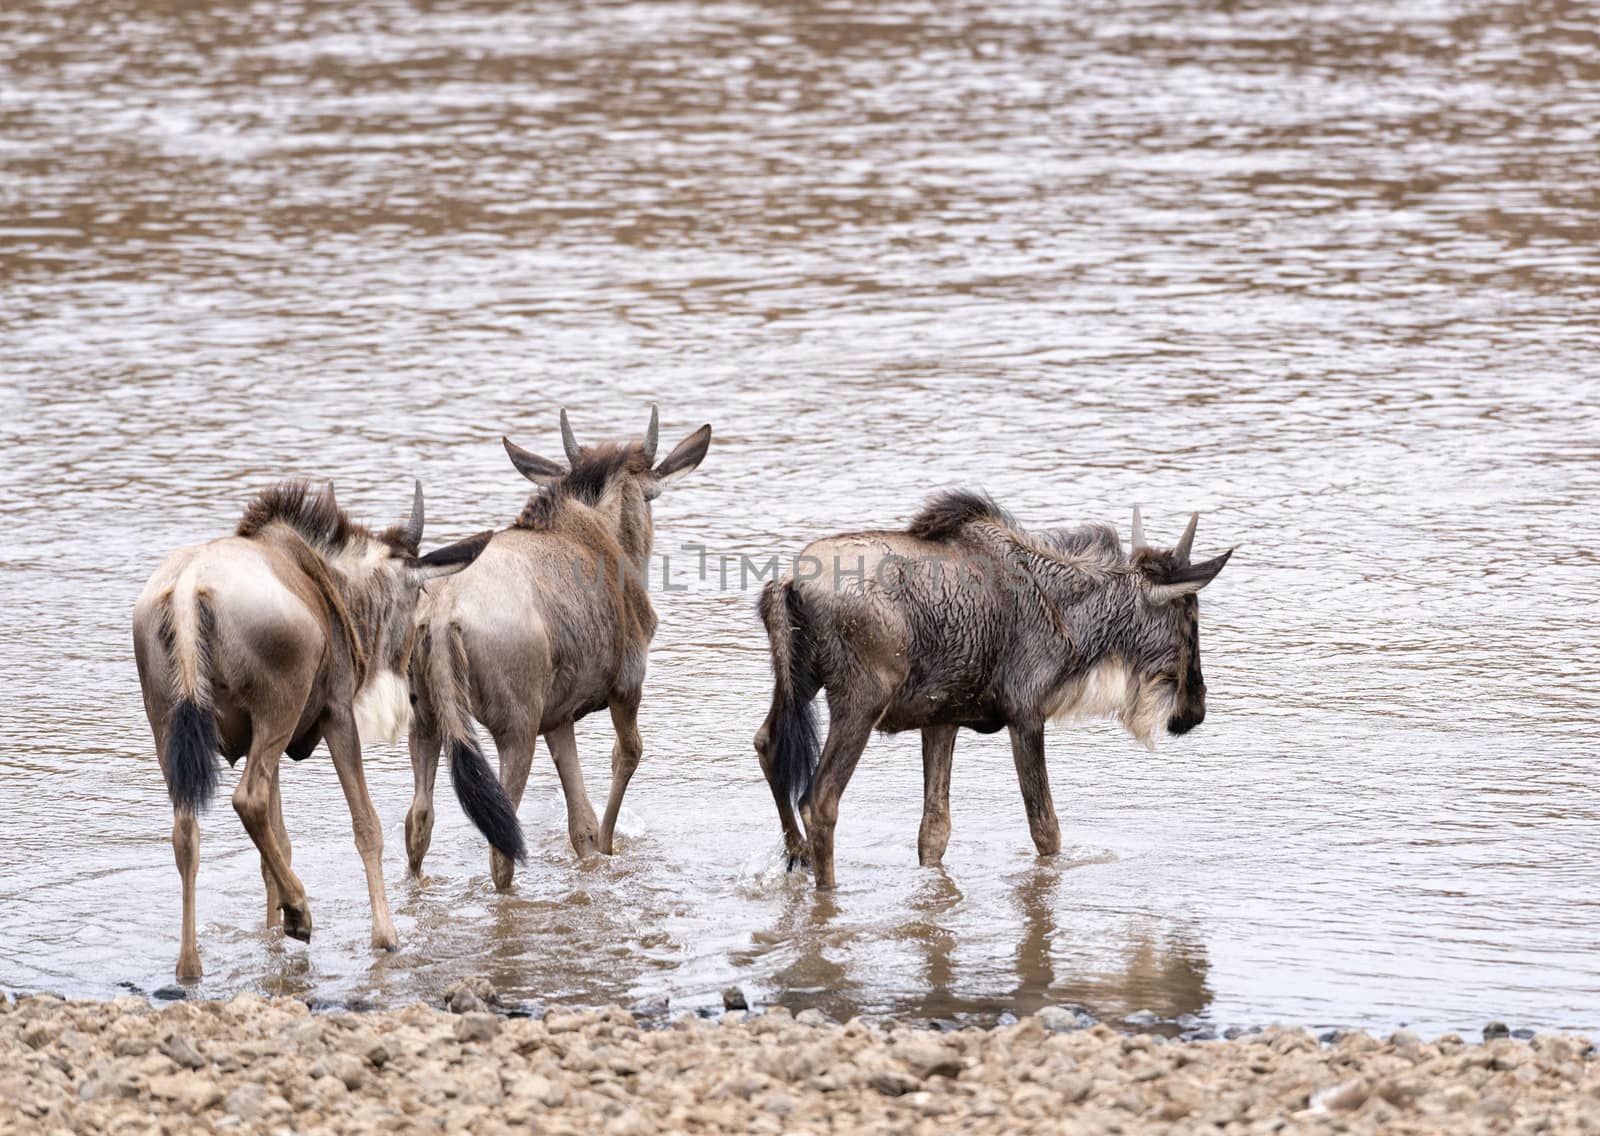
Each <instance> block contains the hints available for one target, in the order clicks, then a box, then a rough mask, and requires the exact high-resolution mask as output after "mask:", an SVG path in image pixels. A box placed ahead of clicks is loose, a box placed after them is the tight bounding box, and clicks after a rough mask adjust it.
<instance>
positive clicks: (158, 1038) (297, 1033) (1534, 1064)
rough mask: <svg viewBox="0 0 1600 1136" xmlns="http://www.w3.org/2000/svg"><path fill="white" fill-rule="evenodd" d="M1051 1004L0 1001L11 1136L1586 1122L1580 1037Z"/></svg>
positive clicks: (1589, 1109)
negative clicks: (1143, 1022) (1426, 1037)
mask: <svg viewBox="0 0 1600 1136" xmlns="http://www.w3.org/2000/svg"><path fill="white" fill-rule="evenodd" d="M477 1004H478V1003H477V1000H476V999H475V998H474V997H473V996H471V995H470V994H468V995H465V996H463V997H461V998H458V999H457V1000H456V1005H457V1006H458V1008H460V1007H471V1006H474V1005H477ZM1065 1017H1069V1016H1061V1017H1053V1016H1052V1015H1050V1014H1049V1013H1046V1014H1044V1015H1042V1016H1036V1017H1030V1018H1027V1019H1024V1020H1023V1021H1021V1022H1019V1023H1017V1024H1015V1025H1009V1026H1003V1027H1000V1028H996V1029H990V1030H982V1029H976V1028H973V1029H965V1030H960V1031H956V1032H952V1033H938V1032H935V1031H932V1030H927V1029H916V1028H912V1027H900V1026H892V1025H890V1026H883V1025H874V1024H871V1023H868V1022H865V1021H859V1020H858V1021H854V1022H850V1023H846V1024H844V1025H840V1024H837V1023H833V1022H830V1021H828V1020H827V1019H826V1018H824V1017H822V1016H821V1015H820V1014H817V1013H816V1012H814V1011H808V1012H805V1013H802V1014H800V1015H799V1016H798V1017H795V1016H792V1015H790V1014H789V1012H788V1011H786V1010H783V1009H781V1008H778V1009H773V1010H769V1011H768V1012H766V1013H763V1014H760V1015H758V1016H753V1017H752V1016H748V1015H745V1014H743V1013H731V1014H728V1015H726V1016H725V1017H724V1018H723V1019H721V1020H720V1021H714V1020H708V1019H703V1018H699V1017H695V1016H684V1017H682V1018H679V1019H677V1020H675V1021H673V1022H672V1023H671V1024H670V1025H667V1026H666V1027H665V1028H645V1027H644V1025H643V1024H641V1023H640V1022H639V1021H637V1020H636V1019H635V1018H634V1017H633V1015H631V1014H630V1013H628V1012H627V1011H626V1010H622V1009H620V1008H611V1009H608V1010H602V1011H584V1012H571V1011H564V1010H559V1009H558V1010H553V1011H551V1012H550V1013H549V1014H548V1015H546V1016H545V1018H544V1019H543V1020H535V1019H533V1018H520V1017H503V1016H501V1015H499V1014H496V1013H492V1012H487V1011H486V1010H483V1009H468V1010H467V1012H465V1013H453V1012H450V1011H448V1010H443V1009H437V1008H433V1007H430V1006H425V1005H420V1004H418V1005H413V1006H409V1007H406V1008H404V1009H400V1010H393V1011H381V1012H376V1011H375V1012H360V1013H358V1012H338V1013H330V1014H313V1013H312V1012H311V1011H310V1010H309V1009H307V1007H306V1006H305V1005H304V1004H303V1003H300V1002H296V1001H292V1000H271V1001H269V1000H266V999H263V998H261V997H258V996H256V995H253V994H243V995H240V996H239V997H236V998H234V999H233V1000H232V1001H229V1002H177V1003H173V1004H171V1005H165V1006H153V1005H151V1004H150V1003H149V1002H146V1001H144V1000H143V999H137V998H118V999H116V1000H114V1001H111V1002H67V1001H62V1000H60V999H57V998H54V997H51V996H34V997H28V998H23V999H21V1000H20V1001H18V1002H10V1001H4V1004H3V1006H0V1132H8V1133H9V1132H21V1133H31V1132H61V1131H74V1132H135V1131H137V1132H145V1131H164V1132H169V1133H181V1132H209V1131H213V1130H216V1129H225V1130H228V1131H233V1132H241V1133H247V1132H248V1133H254V1132H269V1131H270V1132H278V1131H283V1130H286V1129H287V1130H300V1131H309V1130H321V1131H337V1132H384V1133H398V1132H433V1131H446V1130H448V1131H461V1132H472V1133H474V1134H477V1133H489V1132H498V1131H509V1130H511V1129H514V1128H521V1129H525V1128H527V1127H528V1126H530V1125H535V1126H537V1128H538V1130H539V1131H541V1132H548V1133H573V1134H579V1133H591V1132H604V1133H608V1134H611V1136H634V1134H641V1136H642V1134H646V1133H654V1132H663V1131H681V1132H772V1133H777V1132H794V1131H799V1132H824V1131H866V1132H915V1133H922V1132H927V1133H933V1132H946V1131H956V1130H959V1131H963V1132H995V1133H1002V1132H1006V1133H1009V1132H1029V1131H1036V1132H1046V1131H1048V1132H1053V1133H1060V1132H1065V1133H1075V1132H1084V1133H1091V1132H1093V1133H1099V1132H1134V1131H1137V1132H1157V1133H1160V1132H1172V1133H1189V1132H1216V1131H1219V1130H1223V1131H1228V1132H1273V1131H1278V1130H1280V1129H1284V1128H1287V1129H1290V1130H1294V1131H1305V1132H1357V1133H1364V1132H1379V1131H1382V1132H1400V1133H1432V1132H1440V1133H1445V1132H1448V1133H1475V1132H1485V1133H1488V1132H1507V1131H1527V1132H1554V1133H1567V1132H1583V1131H1595V1130H1600V1060H1597V1059H1596V1058H1595V1056H1594V1054H1593V1053H1592V1051H1591V1049H1590V1046H1589V1044H1588V1042H1587V1041H1586V1040H1585V1039H1582V1038H1575V1037H1567V1036H1560V1035H1553V1034H1541V1035H1538V1036H1536V1037H1534V1038H1533V1039H1532V1040H1531V1041H1521V1040H1517V1039H1511V1038H1499V1039H1496V1040H1493V1041H1489V1042H1486V1043H1483V1044H1477V1043H1470V1042H1467V1041H1464V1040H1462V1039H1461V1038H1459V1037H1456V1036H1454V1035H1447V1036H1445V1037H1442V1038H1439V1039H1437V1040H1435V1041H1427V1042H1424V1041H1422V1040H1420V1039H1418V1038H1417V1037H1415V1036H1414V1035H1411V1034H1407V1033H1404V1032H1402V1033H1397V1034H1394V1035H1393V1036H1391V1037H1389V1038H1387V1039H1377V1038H1373V1037H1370V1036H1368V1035H1366V1034H1361V1033H1351V1034H1346V1035H1342V1036H1340V1037H1339V1038H1337V1040H1334V1041H1332V1042H1331V1043H1326V1044H1325V1043H1322V1042H1319V1041H1318V1040H1317V1039H1316V1038H1315V1037H1313V1036H1312V1035H1311V1034H1309V1033H1306V1032H1304V1031H1302V1030H1282V1029H1269V1030H1265V1031H1263V1032H1261V1033H1257V1034H1251V1035H1248V1036H1245V1037H1241V1038H1236V1039H1234V1040H1231V1041H1209V1042H1183V1041H1169V1040H1166V1039H1163V1038H1160V1037H1155V1036H1148V1035H1131V1036H1130V1035H1125V1034H1119V1033H1117V1032H1115V1031H1113V1030H1111V1029H1110V1028H1108V1027H1106V1026H1104V1025H1097V1026H1094V1027H1092V1028H1089V1029H1068V1030H1061V1031H1059V1032H1058V1031H1056V1030H1053V1029H1051V1028H1050V1026H1051V1025H1056V1024H1061V1022H1062V1020H1063V1018H1065Z"/></svg>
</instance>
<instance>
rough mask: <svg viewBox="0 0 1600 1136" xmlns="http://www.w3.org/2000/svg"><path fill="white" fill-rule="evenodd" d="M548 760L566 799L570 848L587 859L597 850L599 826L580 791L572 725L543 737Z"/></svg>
mask: <svg viewBox="0 0 1600 1136" xmlns="http://www.w3.org/2000/svg"><path fill="white" fill-rule="evenodd" d="M544 741H545V744H546V745H547V746H549V747H550V756H551V758H552V759H553V760H554V761H555V763H556V773H557V775H558V776H560V778H561V792H562V794H563V795H564V796H565V797H566V798H567V835H569V836H571V837H572V847H573V848H574V849H576V850H577V853H578V855H579V856H588V855H589V854H591V853H593V852H595V851H597V850H598V849H599V846H600V822H599V821H598V820H596V819H595V815H594V806H593V805H591V804H589V794H588V793H586V792H585V791H584V788H583V769H582V767H581V766H579V764H578V740H577V738H576V737H574V736H573V732H572V723H571V722H567V723H565V724H563V725H560V726H557V727H556V728H555V729H553V730H551V731H550V732H549V733H547V734H545V736H544Z"/></svg>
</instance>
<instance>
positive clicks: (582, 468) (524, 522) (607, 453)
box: [515, 443, 650, 529]
mask: <svg viewBox="0 0 1600 1136" xmlns="http://www.w3.org/2000/svg"><path fill="white" fill-rule="evenodd" d="M649 464H650V463H649V459H648V458H646V457H645V452H644V448H643V447H642V446H640V445H638V444H637V443H634V444H633V445H627V446H618V445H600V446H591V447H589V448H588V449H585V450H584V451H583V452H581V453H580V454H579V455H578V460H577V461H575V462H573V463H572V468H571V469H570V470H568V471H567V474H566V476H564V477H562V478H561V480H559V481H557V482H555V483H554V484H553V485H548V486H545V487H544V488H542V489H540V490H538V491H536V492H535V493H534V494H533V496H531V497H529V498H528V503H527V504H526V505H524V506H523V507H522V512H521V513H520V514H518V516H517V519H516V522H515V526H516V527H517V528H519V529H547V528H549V527H550V526H551V524H553V523H554V521H555V517H556V514H557V513H558V512H559V511H560V509H561V505H562V503H563V502H564V501H569V500H570V501H579V502H582V503H583V504H585V505H591V506H593V505H598V504H600V501H601V499H602V498H603V497H604V496H605V495H606V490H607V489H608V488H610V486H611V483H612V482H613V481H614V480H616V478H617V477H618V476H620V475H621V474H624V473H643V472H644V471H645V470H646V469H647V468H649Z"/></svg>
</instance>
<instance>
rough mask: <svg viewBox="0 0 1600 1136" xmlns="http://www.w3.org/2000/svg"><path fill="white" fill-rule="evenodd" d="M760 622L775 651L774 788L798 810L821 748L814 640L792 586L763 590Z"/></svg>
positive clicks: (770, 742) (770, 752) (770, 738)
mask: <svg viewBox="0 0 1600 1136" xmlns="http://www.w3.org/2000/svg"><path fill="white" fill-rule="evenodd" d="M758 607H759V610H760V612H761V622H762V623H764V624H766V628H767V639H768V640H769V642H770V643H771V646H772V678H773V690H772V717H771V719H770V721H769V732H768V735H767V762H768V776H769V777H770V778H771V780H772V787H773V788H774V789H777V790H778V791H779V792H781V793H783V794H784V795H785V796H787V797H788V798H789V800H790V802H791V803H793V804H794V805H796V806H799V805H802V804H804V803H805V800H806V795H807V794H808V793H809V792H810V791H811V778H812V775H813V774H815V773H816V771H817V757H818V755H819V753H820V752H821V749H822V743H821V742H820V741H819V740H818V736H817V710H816V707H815V705H813V702H814V700H815V699H816V697H817V690H818V688H819V685H820V684H819V683H818V682H817V680H816V677H815V675H813V673H812V669H811V635H810V629H809V625H808V623H807V620H806V614H805V607H804V601H803V600H802V599H801V598H800V594H799V593H798V592H796V591H795V588H794V583H793V581H790V580H781V581H780V580H774V581H772V582H771V583H769V584H767V586H766V587H765V588H763V589H762V590H761V600H760V602H759V605H758Z"/></svg>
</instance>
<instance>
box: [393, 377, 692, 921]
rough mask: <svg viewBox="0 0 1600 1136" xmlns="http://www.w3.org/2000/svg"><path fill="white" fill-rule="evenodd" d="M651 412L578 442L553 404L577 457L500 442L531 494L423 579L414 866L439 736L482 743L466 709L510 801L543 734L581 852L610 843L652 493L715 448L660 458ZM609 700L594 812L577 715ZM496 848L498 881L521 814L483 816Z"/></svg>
mask: <svg viewBox="0 0 1600 1136" xmlns="http://www.w3.org/2000/svg"><path fill="white" fill-rule="evenodd" d="M657 428H658V418H657V415H656V411H655V409H654V408H653V407H652V408H651V411H650V427H649V429H648V430H647V431H646V432H645V436H644V441H643V442H634V443H632V444H629V445H600V446H579V445H578V442H577V439H576V438H575V437H574V436H573V433H572V427H571V426H570V425H569V424H568V422H567V412H566V411H565V410H563V411H562V412H561V441H562V445H563V446H564V447H565V449H566V453H567V461H568V462H569V463H570V468H568V467H566V466H562V465H560V464H559V463H557V462H553V461H550V460H548V459H546V458H542V457H539V456H537V455H535V454H531V453H529V452H528V451H527V450H524V449H522V448H521V447H519V446H515V445H513V444H512V443H511V442H510V441H509V440H505V439H503V441H504V442H505V447H506V453H508V454H509V455H510V456H511V462H512V464H513V465H515V466H516V468H517V470H518V471H519V472H520V473H521V474H522V475H523V476H524V477H526V478H527V479H528V480H529V481H532V482H533V483H534V484H536V485H538V486H540V490H539V491H538V492H536V493H534V494H533V495H532V496H531V497H529V498H528V502H527V504H526V505H525V506H524V507H523V510H522V513H521V515H519V516H518V517H517V520H516V523H515V524H513V525H512V527H511V528H509V529H506V530H505V531H503V532H498V533H496V534H495V535H494V538H493V539H492V540H491V541H490V542H489V546H488V547H487V548H486V549H485V550H484V552H483V555H482V556H481V557H480V558H479V561H478V563H477V564H476V565H475V566H474V567H473V569H472V571H470V572H464V573H462V574H461V575H460V576H458V577H456V578H455V579H453V580H450V581H448V582H446V583H444V584H441V585H440V586H439V587H438V588H435V589H431V590H430V592H429V595H428V597H427V598H426V600H424V602H423V605H422V607H421V608H419V609H418V613H417V624H418V629H419V631H420V636H419V641H418V645H417V655H416V658H415V659H414V660H413V663H412V668H411V681H412V690H413V693H414V694H415V696H416V711H417V712H416V717H415V718H414V719H413V721H412V726H411V769H412V775H413V776H414V777H415V779H416V795H415V797H414V798H413V799H412V803H411V809H410V811H409V812H408V813H407V814H406V849H407V852H408V853H409V856H410V860H411V871H412V873H413V874H418V875H420V874H421V871H422V858H423V857H424V856H425V855H426V854H427V851H428V842H429V840H430V838H431V837H432V834H433V779H434V772H435V770H436V768H437V766H438V762H439V751H440V748H441V747H442V746H444V747H448V748H449V750H450V753H451V754H452V756H454V755H457V754H461V753H477V752H478V742H477V739H476V738H475V737H474V734H473V729H472V721H471V719H473V718H476V719H477V720H478V721H479V722H482V723H483V725H484V726H485V727H486V728H487V729H488V731H489V733H490V734H491V735H492V736H493V737H494V742H495V746H496V747H497V748H498V749H499V751H500V778H501V782H502V783H503V784H504V786H505V791H506V795H507V796H508V797H509V799H510V802H511V807H512V809H515V808H516V807H517V806H519V805H520V804H521V803H522V791H523V788H524V787H525V786H526V785H527V782H528V770H529V768H530V766H531V765H532V763H533V749H534V743H535V740H536V739H537V738H538V737H539V735H540V734H543V735H544V739H545V744H546V745H548V746H549V747H550V756H551V758H552V759H553V760H554V762H555V766H556V772H557V774H558V775H559V776H560V778H561V789H562V792H563V794H564V795H565V796H566V801H567V832H568V834H569V835H570V836H571V838H572V845H573V847H574V848H575V849H576V850H577V851H578V853H579V855H586V854H588V853H591V852H593V851H595V850H596V849H598V850H599V851H601V852H605V853H607V854H609V853H610V852H611V850H612V834H613V832H614V830H615V828H616V823H617V813H618V812H619V811H621V808H622V795H623V793H624V792H625V791H626V790H627V788H628V779H629V778H630V777H632V776H633V771H634V769H636V768H637V767H638V764H639V757H640V754H641V752H642V746H643V743H642V741H641V740H640V738H639V730H638V726H637V725H636V720H637V718H638V712H639V696H640V693H641V691H642V688H643V685H644V671H645V658H646V654H647V652H648V650H649V647H650V638H651V636H652V635H654V634H655V628H656V617H655V611H654V609H652V607H651V606H650V597H649V595H648V594H647V592H646V588H645V574H646V572H647V571H648V569H649V560H650V549H651V545H652V543H653V541H654V528H653V525H652V521H651V516H650V502H651V501H653V500H654V499H655V498H656V497H658V496H659V495H660V494H661V491H662V490H664V489H665V488H666V487H667V486H668V485H669V484H671V483H672V482H673V481H675V480H676V479H677V478H679V477H681V476H683V475H684V474H686V473H688V472H690V471H691V470H693V469H694V468H695V467H696V466H698V465H699V464H700V460H701V459H702V458H704V457H705V455H706V447H707V446H709V445H710V444H711V427H710V426H702V427H700V429H698V430H696V431H695V432H694V433H693V434H690V435H689V436H688V437H687V438H685V439H684V440H683V441H682V442H680V443H679V444H678V446H677V448H676V449H674V450H673V451H672V452H671V453H670V454H668V455H667V456H666V457H665V458H664V459H663V460H662V461H661V463H660V464H659V465H658V464H656V460H655V457H656V440H657ZM601 709H609V710H610V711H611V722H612V725H613V726H614V727H615V728H616V733H617V741H616V745H615V746H614V747H613V749H612V751H611V795H610V797H609V799H608V800H607V801H606V813H605V819H604V821H602V822H601V823H600V824H598V825H597V824H596V823H595V816H594V808H593V807H592V806H591V805H590V804H589V798H588V795H587V794H586V793H585V791H584V787H583V771H582V769H581V768H580V767H579V765H578V746H577V742H576V740H575V738H574V736H573V723H575V722H576V721H577V720H578V719H580V718H582V717H583V716H584V715H585V714H589V713H592V712H594V711H596V710H601ZM479 827H480V829H482V831H483V832H484V834H485V835H486V836H488V837H489V842H490V843H491V844H492V845H494V848H495V851H494V852H493V853H491V855H490V872H491V874H492V875H493V877H494V882H495V886H496V887H497V888H500V889H501V890H504V889H506V888H508V887H510V886H511V874H512V861H513V860H515V859H520V858H521V852H522V833H521V830H520V828H518V826H517V819H516V815H515V813H514V812H511V813H508V814H506V815H505V816H503V817H497V818H496V819H495V823H494V824H493V825H492V826H491V827H485V826H484V825H482V824H480V825H479Z"/></svg>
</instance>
